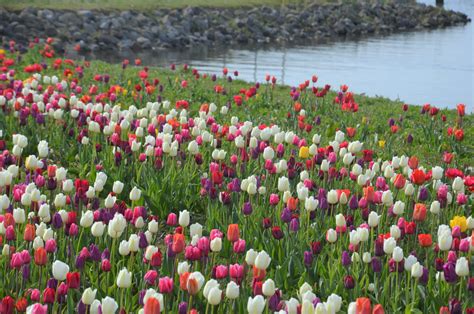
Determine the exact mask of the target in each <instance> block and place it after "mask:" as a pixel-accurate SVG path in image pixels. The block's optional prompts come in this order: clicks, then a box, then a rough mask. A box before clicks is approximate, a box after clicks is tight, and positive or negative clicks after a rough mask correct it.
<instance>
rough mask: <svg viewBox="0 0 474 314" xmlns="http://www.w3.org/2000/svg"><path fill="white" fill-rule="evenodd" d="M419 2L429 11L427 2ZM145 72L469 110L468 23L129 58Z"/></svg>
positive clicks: (468, 4) (472, 41)
mask: <svg viewBox="0 0 474 314" xmlns="http://www.w3.org/2000/svg"><path fill="white" fill-rule="evenodd" d="M420 2H423V3H427V4H434V2H435V0H422V1H420ZM445 8H447V9H452V10H456V11H461V12H464V13H466V14H467V15H468V16H469V17H471V19H473V16H474V0H446V1H445ZM135 56H139V57H141V58H142V59H143V61H144V63H146V64H150V65H169V64H171V63H177V64H182V63H188V64H189V65H191V66H193V67H196V68H197V69H198V70H200V71H201V72H208V73H217V74H221V73H222V68H223V67H227V68H228V69H229V72H233V71H234V70H237V71H239V78H241V79H244V80H248V81H263V80H264V78H265V75H266V74H270V75H274V76H276V77H277V80H278V82H279V83H284V84H287V85H292V86H294V85H297V84H299V83H301V82H303V81H304V80H305V79H310V78H311V76H312V75H313V74H316V75H317V76H318V77H319V81H318V85H324V84H330V85H331V86H332V87H333V88H338V87H339V86H340V85H342V84H346V85H348V86H349V88H350V90H352V91H354V92H356V93H364V94H367V95H370V96H376V95H379V96H384V97H388V98H390V99H399V100H401V101H404V102H406V103H410V104H416V105H422V104H425V103H430V104H432V105H435V106H437V107H440V108H444V107H449V108H454V107H455V106H456V105H457V104H458V103H464V104H466V109H467V111H469V112H473V111H474V94H473V93H474V91H473V90H474V61H473V59H474V23H472V22H471V23H468V24H466V25H465V26H456V27H450V28H445V29H440V30H432V31H417V32H408V33H401V34H395V35H389V36H385V37H372V38H367V39H362V40H358V41H340V42H335V43H332V44H319V45H317V46H310V47H308V46H295V47H289V48H288V47H286V48H268V49H267V48H258V49H227V50H225V49H218V50H206V49H200V50H193V51H181V52H153V53H151V54H150V53H148V54H146V53H145V54H136V55H135Z"/></svg>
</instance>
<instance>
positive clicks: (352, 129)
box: [346, 127, 356, 138]
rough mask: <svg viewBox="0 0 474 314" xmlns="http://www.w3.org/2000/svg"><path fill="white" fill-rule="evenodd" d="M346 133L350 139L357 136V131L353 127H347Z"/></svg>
mask: <svg viewBox="0 0 474 314" xmlns="http://www.w3.org/2000/svg"><path fill="white" fill-rule="evenodd" d="M346 132H347V136H349V137H350V138H353V137H354V135H355V134H356V129H355V128H351V127H347V128H346Z"/></svg>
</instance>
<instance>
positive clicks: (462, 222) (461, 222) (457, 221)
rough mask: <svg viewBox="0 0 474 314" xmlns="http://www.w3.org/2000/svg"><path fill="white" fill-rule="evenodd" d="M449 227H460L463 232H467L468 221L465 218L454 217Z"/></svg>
mask: <svg viewBox="0 0 474 314" xmlns="http://www.w3.org/2000/svg"><path fill="white" fill-rule="evenodd" d="M449 226H450V227H451V228H454V227H455V226H458V227H459V228H460V229H461V232H464V231H466V230H467V219H466V217H464V216H454V217H453V219H451V221H450V222H449Z"/></svg>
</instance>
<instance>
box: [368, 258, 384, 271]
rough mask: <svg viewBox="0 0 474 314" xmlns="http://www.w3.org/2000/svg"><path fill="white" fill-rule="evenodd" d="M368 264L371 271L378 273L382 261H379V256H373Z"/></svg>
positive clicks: (380, 269)
mask: <svg viewBox="0 0 474 314" xmlns="http://www.w3.org/2000/svg"><path fill="white" fill-rule="evenodd" d="M370 264H371V266H372V271H373V272H374V273H379V272H381V271H382V262H381V261H380V259H379V258H377V257H373V258H372V261H371V263H370Z"/></svg>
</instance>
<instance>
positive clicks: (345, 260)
mask: <svg viewBox="0 0 474 314" xmlns="http://www.w3.org/2000/svg"><path fill="white" fill-rule="evenodd" d="M341 262H342V266H344V267H349V266H350V265H351V257H350V256H349V253H348V252H347V251H343V252H342V256H341Z"/></svg>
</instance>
